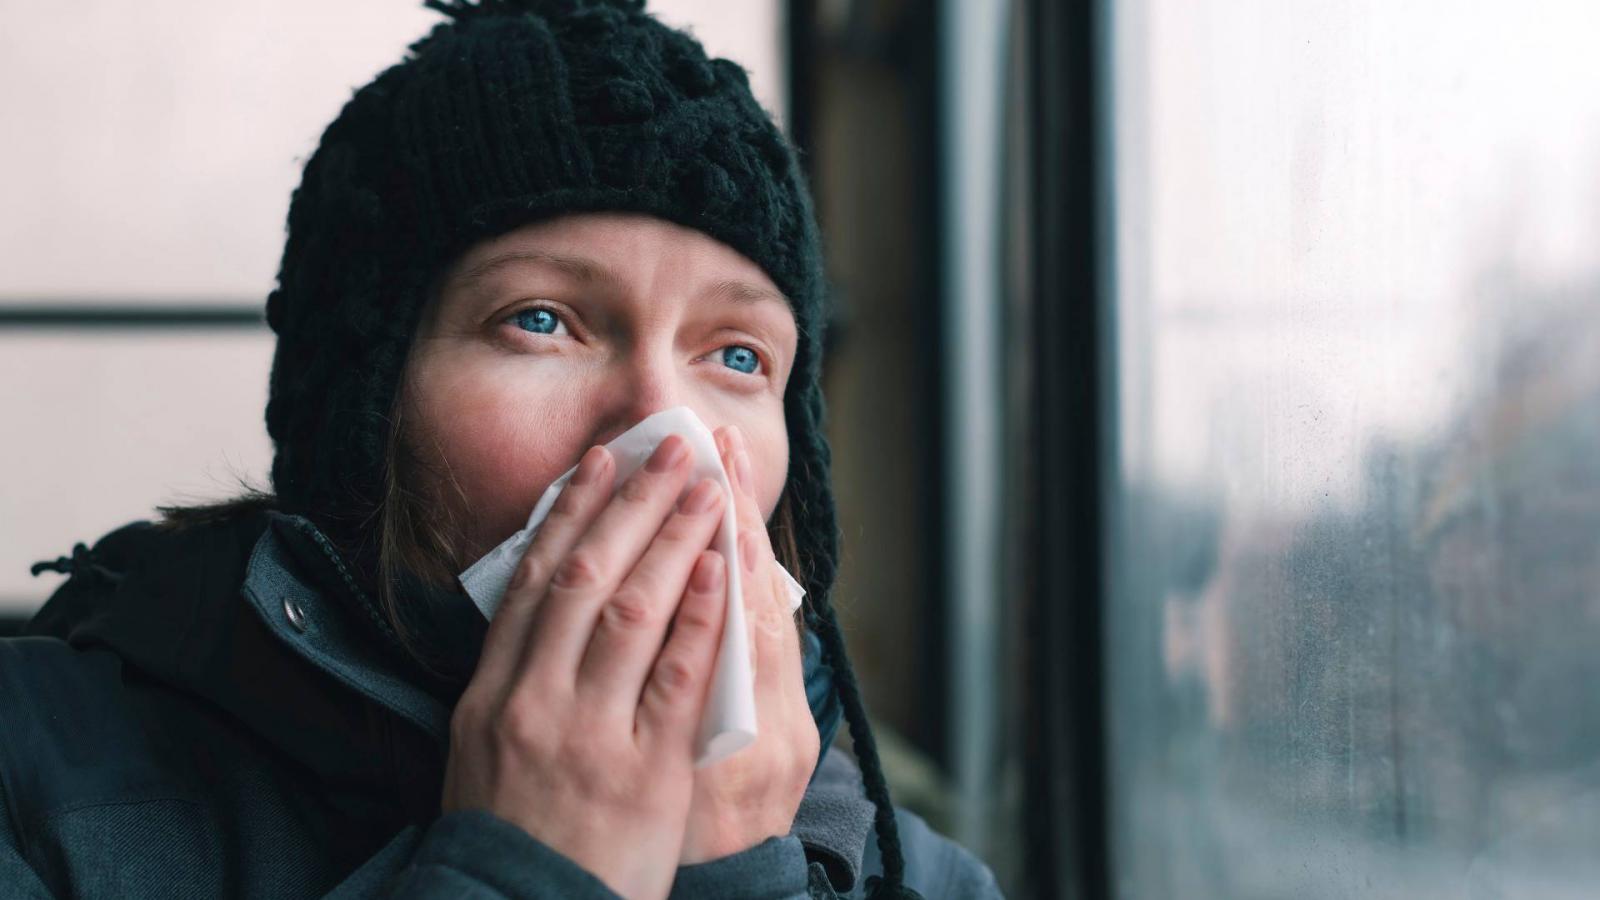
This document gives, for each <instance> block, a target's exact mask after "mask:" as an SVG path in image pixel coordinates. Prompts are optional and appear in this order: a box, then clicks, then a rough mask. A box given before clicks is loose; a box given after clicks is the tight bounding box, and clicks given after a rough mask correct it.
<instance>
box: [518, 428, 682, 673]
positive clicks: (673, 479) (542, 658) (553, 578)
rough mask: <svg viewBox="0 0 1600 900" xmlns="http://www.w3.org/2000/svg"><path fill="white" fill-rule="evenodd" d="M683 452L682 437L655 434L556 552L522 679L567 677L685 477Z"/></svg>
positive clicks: (663, 517) (539, 607)
mask: <svg viewBox="0 0 1600 900" xmlns="http://www.w3.org/2000/svg"><path fill="white" fill-rule="evenodd" d="M689 457H690V451H689V445H688V442H686V441H684V440H683V439H682V438H680V437H677V436H673V437H669V438H667V439H666V440H664V441H662V442H661V444H660V445H659V446H658V447H656V450H655V452H654V453H653V454H651V456H650V460H649V461H648V462H647V463H645V465H644V466H642V467H640V468H639V470H638V471H636V472H634V473H633V474H632V475H631V476H629V477H628V480H627V481H625V482H623V483H622V486H621V487H619V488H618V489H617V492H616V495H615V496H613V497H612V498H611V501H610V502H609V503H607V504H606V505H605V508H604V509H602V510H601V511H600V513H599V515H597V516H595V517H594V520H593V522H592V523H591V524H590V525H589V527H588V528H587V529H586V530H585V531H584V532H583V533H582V535H581V536H580V537H579V538H578V539H577V540H576V541H575V542H574V543H573V544H572V546H571V548H570V549H568V550H567V552H566V553H565V554H564V555H563V556H561V557H559V562H558V563H557V564H556V566H555V568H554V570H553V571H552V572H551V574H550V580H549V586H548V589H547V590H546V591H545V594H544V597H543V599H541V600H540V601H539V604H538V608H537V610H536V611H535V614H534V621H533V633H532V637H531V639H530V640H529V642H528V647H527V650H526V651H525V655H524V658H523V666H524V668H525V670H527V671H528V672H529V674H530V675H531V676H532V677H531V678H528V679H524V680H525V681H528V682H531V683H541V682H546V681H547V680H549V679H554V680H556V681H560V682H563V683H565V684H569V685H571V684H574V682H575V679H576V675H577V671H578V665H579V662H580V661H581V660H582V659H583V656H584V653H585V651H586V649H587V647H588V646H589V641H590V638H591V636H592V635H593V633H594V628H595V622H596V619H597V618H598V617H599V615H600V608H601V606H603V605H604V604H605V602H606V601H607V600H608V599H610V598H611V596H612V594H613V593H615V592H616V590H617V587H618V586H619V585H620V584H621V583H622V579H623V577H624V576H625V575H627V573H628V572H629V571H630V570H631V569H632V568H633V566H634V564H635V563H636V562H637V561H638V559H639V557H640V556H641V555H642V554H643V553H644V551H645V548H646V547H648V546H649V545H650V543H651V541H652V540H654V539H655V536H656V534H657V532H659V531H660V530H661V526H662V520H664V519H665V518H666V517H667V514H668V513H669V512H670V511H671V510H672V508H673V505H674V502H675V501H676V500H677V499H678V496H679V494H681V493H682V491H683V483H684V481H686V480H687V479H688V472H689Z"/></svg>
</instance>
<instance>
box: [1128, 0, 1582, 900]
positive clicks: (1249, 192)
mask: <svg viewBox="0 0 1600 900" xmlns="http://www.w3.org/2000/svg"><path fill="white" fill-rule="evenodd" d="M1108 6H1109V4H1108ZM1536 6H1537V7H1538V9H1537V10H1534V9H1531V8H1530V9H1520V8H1519V9H1516V10H1513V9H1512V8H1510V7H1507V6H1505V5H1504V4H1499V5H1494V6H1489V5H1483V4H1465V5H1463V4H1460V3H1456V2H1447V0H1408V2H1405V3H1376V2H1346V0H1328V2H1310V0H1294V2H1282V0H1247V2H1234V3H1220V4H1194V3H1187V2H1181V0H1139V2H1133V3H1127V4H1124V3H1118V4H1116V5H1115V10H1114V12H1113V14H1112V26H1111V31H1110V35H1109V37H1110V40H1109V42H1108V47H1109V49H1110V53H1109V55H1108V63H1107V65H1108V74H1109V75H1110V76H1111V85H1112V87H1111V94H1110V97H1111V100H1112V104H1111V109H1112V110H1113V112H1112V116H1111V119H1112V121H1111V123H1110V124H1111V127H1112V131H1111V134H1110V140H1109V141H1108V144H1107V146H1108V149H1109V150H1110V156H1111V158H1112V159H1113V160H1114V166H1115V170H1114V174H1113V176H1112V177H1111V181H1110V186H1111V187H1112V190H1111V191H1109V192H1108V194H1107V198H1108V202H1109V203H1111V204H1112V205H1113V206H1112V212H1113V216H1114V221H1115V227H1114V233H1115V251H1114V258H1112V259H1111V260H1108V265H1109V267H1110V270H1111V271H1112V272H1114V278H1113V279H1112V280H1113V281H1114V284H1112V285H1111V290H1109V291H1108V297H1109V298H1110V299H1109V301H1108V302H1109V303H1110V304H1111V313H1112V319H1113V320H1114V322H1115V325H1114V328H1115V335H1114V337H1113V338H1112V340H1113V341H1114V346H1115V354H1116V363H1115V372H1116V379H1115V385H1114V386H1113V387H1112V388H1111V389H1110V393H1109V395H1108V398H1107V399H1108V401H1109V402H1108V408H1109V410H1110V413H1109V415H1110V421H1109V422H1108V425H1109V426H1110V428H1111V430H1112V432H1113V433H1114V434H1115V435H1116V437H1117V440H1116V446H1115V448H1114V450H1113V451H1112V455H1113V457H1114V458H1113V459H1111V460H1110V467H1109V471H1110V473H1111V476H1110V482H1109V484H1108V486H1107V491H1108V498H1109V501H1110V503H1109V506H1108V508H1109V509H1110V510H1111V518H1112V528H1111V531H1110V538H1109V551H1108V552H1109V557H1108V558H1109V569H1108V571H1109V573H1110V585H1111V586H1110V596H1109V598H1108V626H1107V627H1108V637H1109V643H1108V654H1107V656H1108V660H1109V667H1110V668H1109V673H1108V679H1109V680H1108V694H1107V708H1108V710H1109V715H1110V737H1109V744H1108V753H1109V758H1110V771H1111V779H1112V780H1111V784H1110V795H1109V796H1110V799H1111V820H1112V822H1111V824H1112V832H1111V836H1112V839H1111V846H1112V853H1113V859H1112V871H1113V874H1114V878H1113V886H1114V888H1115V891H1114V892H1115V894H1116V896H1118V897H1126V898H1161V897H1184V898H1190V897H1219V898H1282V897H1297V898H1304V900H1311V898H1334V897H1341V898H1343V897H1358V896H1359V897H1395V898H1400V897H1404V898H1433V897H1438V898H1462V897H1467V898H1499V897H1580V896H1593V895H1594V892H1595V891H1596V890H1597V889H1600V62H1596V57H1595V55H1594V53H1593V49H1592V43H1593V37H1594V35H1596V34H1600V6H1597V5H1595V4H1593V3H1590V2H1587V0H1573V2H1567V3H1558V2H1546V3H1540V4H1536Z"/></svg>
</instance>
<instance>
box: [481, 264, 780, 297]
mask: <svg viewBox="0 0 1600 900" xmlns="http://www.w3.org/2000/svg"><path fill="white" fill-rule="evenodd" d="M519 262H532V263H541V264H544V265H547V266H551V267H552V268H556V269H559V270H561V271H562V272H565V273H566V274H567V275H568V276H570V277H571V278H572V279H573V280H575V281H578V282H580V283H583V284H608V285H617V284H620V283H621V281H622V279H620V278H618V277H617V275H616V273H615V272H613V271H612V270H611V269H610V268H609V267H607V266H606V265H605V264H603V263H600V262H598V261H596V260H592V259H587V258H585V257H582V256H570V255H566V254H561V253H546V252H543V251H534V250H513V251H510V252H507V253H501V254H498V255H496V256H492V257H490V258H488V259H486V260H484V261H483V262H481V263H478V264H477V265H475V266H473V267H472V268H470V269H468V270H467V271H465V272H463V273H461V274H460V275H458V276H457V277H456V279H455V280H456V282H457V283H458V284H461V285H469V284H471V283H473V282H475V281H481V280H482V279H484V278H487V277H489V276H490V275H493V274H494V273H495V272H498V271H500V270H501V269H503V268H505V267H506V266H509V265H511V264H513V263H519ZM705 296H707V297H710V298H712V299H716V300H722V301H724V302H728V303H732V304H734V305H736V306H745V305H749V304H754V303H761V302H777V303H780V304H782V305H783V306H784V307H785V308H788V306H789V299H788V298H787V297H785V296H784V295H783V294H781V293H779V292H777V291H775V290H772V289H771V288H765V287H762V286H760V285H756V284H751V283H750V282H748V281H739V280H738V279H732V278H727V279H723V280H722V281H719V282H717V283H716V284H714V285H712V286H711V288H710V289H709V290H707V291H706V292H705Z"/></svg>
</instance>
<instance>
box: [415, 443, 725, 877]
mask: <svg viewBox="0 0 1600 900" xmlns="http://www.w3.org/2000/svg"><path fill="white" fill-rule="evenodd" d="M689 456H690V452H689V447H688V444H687V443H686V442H684V441H683V439H682V438H678V437H672V438H668V439H667V440H665V441H663V442H662V443H661V445H660V446H659V447H658V448H657V449H656V452H655V453H654V455H652V456H651V458H650V461H649V462H648V463H647V464H646V465H645V466H644V467H642V468H640V469H639V471H638V472H636V473H634V475H633V476H632V477H630V478H629V479H628V481H627V482H625V483H624V484H623V485H622V487H621V488H620V489H619V490H618V491H617V493H616V496H615V497H614V498H612V496H611V490H610V488H611V484H612V480H613V478H614V474H615V464H614V462H613V461H612V459H611V456H610V454H609V453H608V452H607V451H606V450H605V449H604V448H602V447H594V448H592V449H590V450H589V452H588V453H586V454H585V455H584V458H583V461H582V462H581V463H580V465H579V468H578V471H577V473H576V474H575V475H574V477H573V480H572V482H571V483H570V484H569V485H568V487H567V488H566V489H565V490H563V491H562V492H561V495H560V496H559V497H558V498H557V500H556V503H555V506H554V508H553V509H552V510H551V512H550V516H549V518H548V519H546V520H545V523H544V525H543V527H542V528H541V529H540V530H539V533H538V535H537V536H536V537H535V538H534V541H533V544H532V545H531V546H530V547H529V548H528V552H527V554H526V555H525V556H524V557H523V559H522V561H521V563H520V564H519V565H518V567H517V571H516V574H515V576H514V577H513V579H512V582H511V586H510V587H509V588H508V590H507V591H506V595H505V599H504V600H503V601H502V603H501V606H500V609H499V610H498V611H497V612H496V614H495V617H494V620H493V621H492V622H491V623H490V625H489V630H488V634H487V635H486V637H485V641H484V647H483V655H482V657H481V658H480V659H479V661H478V668H477V671H476V672H475V673H474V674H473V677H472V681H471V683H470V684H468V685H467V689H466V691H465V693H464V694H463V695H462V697H461V701H460V703H459V704H458V705H457V706H456V709H455V714H454V716H453V717H452V719H451V731H450V756H449V760H448V762H447V764H446V768H445V783H444V797H443V801H442V806H443V808H444V810H445V811H447V812H448V811H453V810H459V809H483V810H487V811H489V812H491V813H493V814H495V815H496V816H499V817H500V818H502V819H505V820H507V821H509V822H512V823H514V824H516V825H518V826H520V827H521V828H522V829H524V830H525V831H527V832H528V833H529V834H531V835H533V836H534V837H535V838H538V839H539V840H540V841H542V842H544V843H545V844H547V845H548V846H550V847H551V848H553V849H555V850H556V851H558V852H560V853H561V854H563V855H564V856H566V857H567V858H569V859H571V860H573V861H574V862H576V863H577V864H578V865H580V866H582V867H583V868H585V869H587V870H588V871H589V872H591V873H592V874H594V875H595V876H596V877H598V878H599V879H600V880H601V881H603V882H604V883H605V884H606V885H607V886H608V887H610V888H611V889H612V890H614V891H616V892H617V893H619V894H621V895H623V896H625V897H630V898H658V897H665V896H666V895H667V893H668V892H669V891H670V889H671V887H672V880H673V875H674V872H675V871H676V869H677V865H678V860H679V856H680V853H681V850H682V843H683V839H684V826H685V820H686V817H687V815H688V810H689V804H690V797H691V790H692V788H693V787H694V783H695V778H694V769H693V762H694V738H695V732H696V728H697V727H698V725H699V722H700V716H701V709H702V707H703V706H704V704H705V698H706V691H707V685H708V684H709V683H710V679H711V672H712V667H713V664H714V661H715V658H716V651H717V645H718V643H719V641H720V639H721V634H722V623H723V618H724V615H725V612H726V607H727V599H726V596H727V595H726V590H725V588H724V577H725V572H724V570H723V565H724V564H723V560H722V557H721V556H720V555H719V554H717V553H716V552H714V551H710V550H707V549H706V547H707V546H708V545H709V544H710V543H711V537H712V535H713V534H714V533H715V531H716V529H717V525H718V523H719V522H720V520H721V512H722V504H723V503H724V502H725V500H724V498H723V491H722V488H721V487H720V486H719V485H718V484H717V483H716V482H714V481H710V480H707V481H705V482H703V483H701V484H700V485H699V486H698V487H697V488H696V490H695V491H694V492H693V493H691V494H690V495H689V496H688V497H687V498H685V500H684V502H683V504H681V506H678V507H677V508H676V509H675V508H674V503H673V501H674V499H675V498H677V497H678V496H679V494H680V493H681V492H682V490H683V486H684V483H685V480H686V479H687V477H688V472H689V465H688V462H689ZM608 498H610V499H609V500H608ZM680 599H681V603H680ZM669 622H670V623H671V631H670V634H669V633H668V623H669Z"/></svg>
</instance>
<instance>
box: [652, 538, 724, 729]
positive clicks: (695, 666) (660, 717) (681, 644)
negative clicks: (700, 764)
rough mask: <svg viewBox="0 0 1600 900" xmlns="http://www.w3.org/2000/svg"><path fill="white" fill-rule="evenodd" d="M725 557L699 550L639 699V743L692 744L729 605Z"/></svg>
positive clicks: (714, 552)
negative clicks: (669, 628)
mask: <svg viewBox="0 0 1600 900" xmlns="http://www.w3.org/2000/svg"><path fill="white" fill-rule="evenodd" d="M726 574H727V573H726V571H725V565H724V560H723V558H722V555H721V554H719V553H717V552H716V551H714V550H704V551H701V552H700V553H699V554H698V556H697V557H696V559H695V565H694V569H693V574H691V575H690V577H689V584H688V588H687V590H685V591H684V594H683V601H682V602H681V603H679V604H678V611H677V613H676V614H675V615H674V616H673V618H672V631H671V633H670V634H669V635H668V636H667V641H666V643H665V644H664V645H663V646H662V648H661V653H660V654H659V655H658V656H657V657H656V659H655V663H654V665H653V666H652V667H651V671H650V680H649V681H647V682H645V685H644V690H643V692H642V693H641V694H640V695H639V697H638V711H637V717H636V718H635V720H634V736H635V740H636V741H637V742H638V743H640V744H641V745H652V744H656V743H663V742H664V743H674V744H680V745H683V744H691V743H692V742H693V740H694V738H695V733H696V731H697V730H698V728H699V725H700V715H701V711H702V709H703V708H704V706H705V692H706V690H707V689H708V687H709V686H710V684H711V676H712V669H713V667H714V666H715V664H716V657H717V647H718V645H720V644H721V643H722V627H723V623H724V621H725V620H726V616H727V609H728V596H727V578H726Z"/></svg>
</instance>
